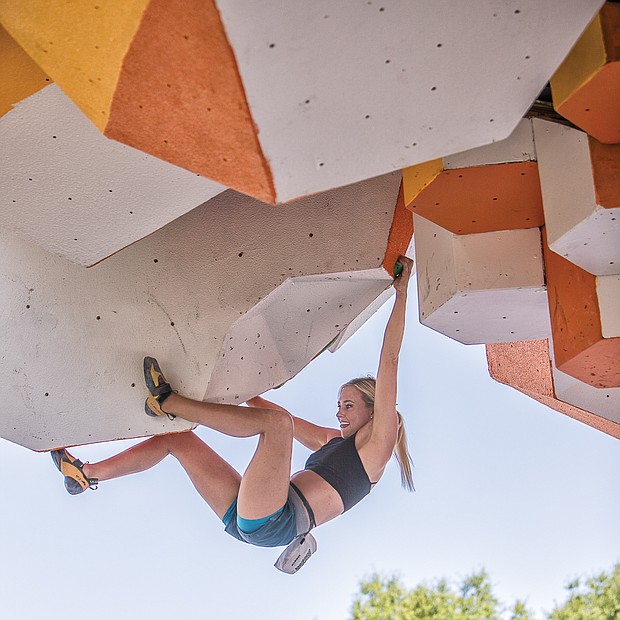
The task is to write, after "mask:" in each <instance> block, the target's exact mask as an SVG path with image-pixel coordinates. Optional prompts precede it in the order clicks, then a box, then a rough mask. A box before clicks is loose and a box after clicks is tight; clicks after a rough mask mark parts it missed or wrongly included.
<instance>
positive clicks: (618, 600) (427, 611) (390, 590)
mask: <svg viewBox="0 0 620 620" xmlns="http://www.w3.org/2000/svg"><path fill="white" fill-rule="evenodd" d="M566 589H567V591H568V598H567V600H566V601H565V602H564V603H562V604H560V605H557V606H556V608H555V609H554V610H553V611H552V612H550V613H549V612H543V613H542V615H540V616H537V615H535V614H534V613H533V612H532V611H531V610H530V609H528V608H527V606H526V604H525V603H524V602H523V601H519V600H517V601H515V602H514V603H512V604H509V605H506V604H504V603H502V602H501V601H499V599H498V598H497V597H496V596H495V595H494V594H493V589H492V584H491V582H490V579H489V575H488V574H487V572H486V571H484V570H481V571H479V572H476V573H473V574H472V575H470V576H468V577H466V578H465V579H463V580H462V581H461V582H460V583H458V584H456V585H451V584H450V583H449V582H448V581H447V580H446V579H440V580H439V581H437V582H435V583H434V584H433V585H430V586H429V585H424V584H421V585H418V586H416V587H414V588H407V587H406V586H404V585H403V583H402V582H401V580H400V579H399V578H398V577H395V576H392V577H387V578H385V577H381V576H380V575H377V574H375V575H372V576H371V577H370V578H369V579H367V580H364V581H362V582H361V583H360V586H359V591H358V592H357V593H356V594H355V598H354V601H353V606H352V609H351V620H470V619H471V620H474V619H475V620H481V619H482V618H484V619H485V620H506V619H509V620H535V618H540V617H543V618H546V619H547V620H620V563H618V564H617V565H616V566H615V567H613V569H612V570H611V572H608V573H606V572H602V573H601V574H599V575H596V576H594V577H591V578H587V579H576V580H573V581H572V582H571V583H569V584H568V585H567V588H566Z"/></svg>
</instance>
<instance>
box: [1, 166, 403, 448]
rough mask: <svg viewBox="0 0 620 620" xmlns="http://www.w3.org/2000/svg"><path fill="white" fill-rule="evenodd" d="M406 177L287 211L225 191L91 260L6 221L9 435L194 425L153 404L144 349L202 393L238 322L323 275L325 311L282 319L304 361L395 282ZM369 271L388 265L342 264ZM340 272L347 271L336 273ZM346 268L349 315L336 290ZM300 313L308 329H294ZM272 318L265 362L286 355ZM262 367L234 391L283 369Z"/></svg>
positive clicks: (139, 432) (292, 348)
mask: <svg viewBox="0 0 620 620" xmlns="http://www.w3.org/2000/svg"><path fill="white" fill-rule="evenodd" d="M399 185H400V175H398V174H391V175H387V176H384V177H379V178H376V179H372V180H370V181H367V182H365V183H361V184H357V185H354V186H349V187H347V188H342V189H339V190H334V191H332V192H328V193H327V194H322V195H319V196H313V197H311V198H307V199H303V200H300V201H298V202H297V203H296V204H295V206H294V208H290V207H287V208H285V209H275V208H274V207H272V206H270V205H266V204H264V203H261V202H258V201H256V200H253V199H250V198H248V197H245V196H243V195H240V194H238V193H236V192H233V191H227V192H224V193H223V194H220V195H218V196H216V197H215V198H213V199H212V200H211V201H209V202H207V203H206V204H204V205H202V206H201V207H199V208H197V209H194V210H192V211H191V212H189V213H187V214H186V215H184V216H182V217H180V218H178V219H177V220H175V221H174V222H172V223H170V224H168V225H167V226H165V227H164V228H162V229H160V230H158V231H157V232H155V233H153V234H151V235H149V236H148V237H146V238H144V239H142V240H140V241H138V242H137V243H134V244H133V245H131V246H130V247H128V248H126V249H125V250H123V251H122V252H119V253H118V254H116V255H114V256H112V257H110V258H109V259H108V260H106V261H104V262H102V263H100V264H99V265H96V266H95V267H93V268H91V269H88V270H87V269H83V268H80V267H78V266H77V265H74V264H72V263H69V262H68V261H66V260H64V259H62V258H59V257H55V256H52V255H50V254H49V253H47V252H45V251H43V250H42V249H40V248H38V247H36V246H33V245H31V244H29V243H27V242H25V241H23V240H21V239H19V238H17V237H15V236H13V235H10V234H8V233H2V234H1V235H0V269H1V270H2V271H1V274H2V277H0V327H1V329H2V341H3V347H4V349H3V355H2V356H0V387H1V388H2V391H3V393H5V394H6V399H5V406H4V408H3V412H4V413H2V414H0V435H1V436H3V437H5V438H7V439H9V440H11V441H14V442H16V443H19V444H21V445H25V446H27V447H29V448H32V449H34V450H49V449H50V448H54V447H58V446H64V445H73V444H80V443H91V442H96V441H106V440H112V439H118V438H123V437H138V436H143V435H149V434H154V433H162V432H173V431H177V430H182V429H184V428H187V425H186V424H185V425H184V424H183V423H181V422H180V421H178V420H175V421H173V422H170V421H167V420H159V419H155V420H154V419H152V418H148V417H147V416H146V415H145V414H144V398H145V389H144V386H143V379H142V369H141V360H142V357H143V356H144V355H147V354H148V355H153V356H155V357H157V358H158V359H159V360H160V362H161V364H162V367H163V368H164V369H165V373H166V377H167V378H168V380H170V381H171V382H172V383H173V384H174V386H175V388H177V389H179V390H180V391H181V393H183V394H186V395H187V396H189V397H192V398H197V399H201V398H202V397H203V396H204V394H205V390H206V389H207V385H208V383H209V381H210V378H211V376H212V375H213V374H214V373H217V372H220V371H218V370H217V369H218V368H219V365H220V364H227V363H228V362H227V361H222V359H223V358H222V354H223V353H224V352H226V342H225V340H224V338H225V336H226V334H227V333H228V331H229V330H230V329H231V327H232V326H233V325H234V324H235V323H236V322H237V320H238V319H239V318H240V317H243V316H244V315H245V314H246V313H247V312H249V311H250V310H251V309H252V308H254V307H255V306H256V305H257V304H258V303H259V302H260V301H261V300H264V299H265V298H266V297H268V296H269V295H270V293H272V292H273V291H274V290H278V288H279V287H280V286H281V285H283V284H284V283H285V282H286V281H287V280H289V278H292V277H295V278H297V277H300V276H309V275H319V278H318V279H319V281H323V280H324V281H325V282H329V285H328V286H325V284H323V285H321V284H320V283H319V286H318V290H317V289H313V290H314V305H312V306H310V307H309V308H308V309H310V310H311V312H310V314H316V316H315V317H313V318H312V319H311V320H310V321H309V322H306V321H301V320H298V317H296V316H295V313H294V312H290V313H288V314H287V317H288V319H287V320H288V321H289V325H288V327H285V326H282V330H283V332H284V333H285V334H286V338H285V343H284V344H285V345H286V352H285V355H284V358H285V359H286V360H287V368H288V369H289V372H290V368H299V367H302V366H303V365H305V364H307V363H308V362H309V361H311V360H312V358H313V357H314V356H315V355H317V354H318V353H319V352H320V351H321V350H322V349H323V348H324V347H325V345H326V344H328V343H329V342H330V341H331V340H333V339H334V338H335V337H336V336H337V335H338V333H339V332H340V331H341V326H342V327H343V328H344V323H345V321H349V320H352V319H353V318H354V317H355V313H356V312H358V311H360V312H361V310H362V309H363V307H365V305H368V304H370V303H372V301H373V300H374V299H375V297H376V296H377V294H378V292H379V291H378V289H381V288H383V287H385V286H386V285H387V283H389V280H390V278H389V276H388V274H387V273H386V272H385V271H383V269H382V268H381V267H382V264H383V262H384V260H385V252H386V245H387V238H388V234H389V231H390V229H391V228H392V218H393V216H394V210H395V204H396V198H397V195H398V188H399ZM369 269H370V270H374V272H379V273H381V274H383V275H381V276H380V277H379V276H375V277H376V278H377V281H375V282H373V283H372V286H370V287H366V288H365V289H364V290H357V289H356V290H355V291H352V289H351V288H350V287H349V288H347V286H348V284H347V281H348V280H349V275H348V274H347V275H345V276H343V275H342V274H343V273H345V272H350V276H351V279H352V280H355V279H356V277H357V276H356V275H355V274H356V272H358V271H363V270H369ZM331 272H337V273H338V274H340V275H339V276H338V277H336V276H334V277H333V278H334V282H330V276H329V275H328V274H329V273H331ZM342 278H345V280H346V281H345V282H344V283H343V287H344V288H343V292H342V297H343V298H350V299H349V302H348V303H350V304H351V306H352V307H350V308H349V309H348V310H347V313H346V315H345V314H343V313H342V312H341V311H340V309H335V308H334V304H335V301H334V300H335V299H336V298H337V296H338V293H337V291H336V290H335V288H334V289H333V290H332V285H333V286H334V287H335V286H336V283H339V282H338V280H339V279H342ZM371 279H373V278H371ZM293 282H294V280H293ZM293 286H295V284H293ZM362 288H364V287H362ZM327 289H329V290H330V291H331V292H330V293H329V295H327V294H326V297H325V299H323V300H320V299H318V297H319V295H320V294H322V293H321V291H323V292H325V290H327ZM347 290H348V291H349V292H347ZM347 296H348V297H347ZM302 297H303V295H302ZM325 301H327V302H328V303H327V304H325V303H324V302H325ZM356 304H357V305H356ZM353 306H354V307H353ZM295 307H297V306H295ZM319 308H320V309H319ZM328 308H330V309H328ZM278 312H279V310H277V309H276V314H277V316H280V315H279V314H278ZM285 314H286V310H285ZM330 314H331V316H330ZM323 315H325V318H324V317H323ZM256 316H258V317H259V319H260V320H262V321H264V320H267V319H268V318H269V315H268V313H266V314H265V315H264V316H263V315H261V314H260V313H256ZM265 317H267V319H265ZM304 318H305V317H304ZM296 320H298V322H299V324H300V325H303V328H302V329H292V327H291V325H293V324H294V323H295V321H296ZM340 321H342V324H341V323H340ZM336 325H338V327H337V326H336ZM317 326H319V327H317ZM269 329H270V330H272V331H273V333H274V334H275V335H274V336H273V337H272V338H271V339H270V342H271V345H268V346H266V348H264V349H261V348H260V347H263V346H265V345H263V344H262V341H261V343H260V345H257V348H256V349H253V350H252V354H253V355H254V358H253V359H254V360H255V361H256V365H259V364H263V361H262V360H264V359H267V360H268V359H270V357H273V355H274V354H276V353H277V354H279V355H283V354H282V353H281V351H282V342H281V340H282V339H281V338H280V337H278V335H277V332H278V325H274V324H273V323H271V324H270V326H269ZM297 332H299V333H297ZM261 333H265V336H267V332H261ZM309 336H310V338H309ZM278 338H279V340H280V341H278ZM324 340H325V342H324ZM252 344H253V343H252ZM276 345H277V346H276ZM292 362H295V365H294V366H289V365H288V364H289V363H292ZM259 370H260V369H259ZM224 374H226V373H224ZM254 374H255V375H256V376H254ZM254 374H253V375H252V376H251V377H250V375H249V374H248V376H247V380H248V382H249V381H250V379H251V384H250V383H248V385H245V383H244V382H245V380H246V377H245V376H244V374H239V373H237V374H236V375H235V376H234V377H231V379H230V384H229V385H227V387H230V388H231V389H230V390H228V391H234V392H235V394H239V395H240V396H241V394H249V393H251V392H255V393H258V392H262V391H265V390H267V389H269V388H271V387H273V386H274V383H273V380H274V377H272V376H270V375H269V374H267V373H265V375H264V376H261V378H260V381H258V380H257V377H258V374H257V373H254ZM278 379H279V377H278ZM261 382H262V383H261ZM235 394H232V395H231V398H230V401H229V402H233V401H234V396H235Z"/></svg>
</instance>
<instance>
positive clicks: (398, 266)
mask: <svg viewBox="0 0 620 620" xmlns="http://www.w3.org/2000/svg"><path fill="white" fill-rule="evenodd" d="M402 272H403V264H402V263H399V262H398V261H397V262H396V263H395V264H394V277H395V278H398V276H399V275H400V274H401V273H402Z"/></svg>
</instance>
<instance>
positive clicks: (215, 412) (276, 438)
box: [162, 394, 293, 519]
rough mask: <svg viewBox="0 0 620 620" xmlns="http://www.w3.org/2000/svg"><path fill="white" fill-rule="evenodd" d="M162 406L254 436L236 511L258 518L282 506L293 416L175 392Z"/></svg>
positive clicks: (220, 428)
mask: <svg viewBox="0 0 620 620" xmlns="http://www.w3.org/2000/svg"><path fill="white" fill-rule="evenodd" d="M162 409H163V410H164V411H165V412H166V413H172V414H174V415H177V416H179V417H181V418H183V419H185V420H189V421H190V422H195V423H198V424H202V425H203V426H207V427H209V428H212V429H214V430H216V431H219V432H221V433H224V434H226V435H230V436H232V437H252V436H254V435H258V436H259V440H258V447H257V448H256V452H255V453H254V456H253V458H252V461H251V462H250V464H249V465H248V468H247V469H246V471H245V473H244V474H243V478H242V479H241V484H240V486H239V496H238V501H237V512H238V513H239V515H240V516H241V517H243V518H245V519H260V518H263V517H266V516H268V515H270V514H272V513H274V512H276V511H277V510H279V509H280V508H282V506H284V504H285V503H286V499H287V497H288V489H289V482H290V476H291V454H292V449H293V419H292V418H291V416H290V414H289V413H287V412H286V411H278V410H275V409H261V408H255V407H238V406H236V405H221V404H217V403H205V402H202V401H195V400H190V399H188V398H185V397H183V396H179V395H178V394H171V395H170V396H168V398H167V399H166V400H165V401H164V403H163V406H162Z"/></svg>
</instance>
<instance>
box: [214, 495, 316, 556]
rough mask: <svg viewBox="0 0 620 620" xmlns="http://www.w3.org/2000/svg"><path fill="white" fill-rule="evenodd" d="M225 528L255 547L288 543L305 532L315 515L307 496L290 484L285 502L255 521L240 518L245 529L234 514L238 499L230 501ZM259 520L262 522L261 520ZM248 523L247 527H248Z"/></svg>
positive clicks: (232, 534) (312, 523)
mask: <svg viewBox="0 0 620 620" xmlns="http://www.w3.org/2000/svg"><path fill="white" fill-rule="evenodd" d="M222 520H223V521H224V525H225V528H224V531H225V532H227V533H228V534H230V535H231V536H232V537H234V538H236V539H237V540H240V541H242V542H245V543H248V544H250V545H255V546H257V547H280V546H286V545H288V544H289V543H290V542H291V541H292V540H293V539H294V538H296V537H297V536H300V535H301V534H306V533H307V532H309V531H310V530H311V529H312V528H313V527H314V515H313V514H312V509H311V508H310V506H309V505H308V502H307V501H306V498H305V497H304V496H303V495H302V494H301V492H300V491H299V489H297V487H295V486H294V485H293V484H291V486H290V487H289V491H288V498H287V500H286V503H285V504H284V506H283V507H282V508H281V509H280V510H278V511H277V512H275V513H274V514H272V515H271V516H269V517H265V519H257V520H256V521H257V522H258V523H254V524H253V521H254V520H252V521H248V520H245V519H241V526H242V527H244V526H245V527H244V529H246V530H247V529H253V531H250V532H246V531H243V530H242V529H240V527H239V525H240V522H239V519H238V515H237V500H236V499H235V501H234V502H233V503H232V504H231V506H230V508H229V509H228V510H227V511H226V514H225V515H224V518H223V519H222ZM260 522H262V523H260ZM248 525H249V527H248Z"/></svg>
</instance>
